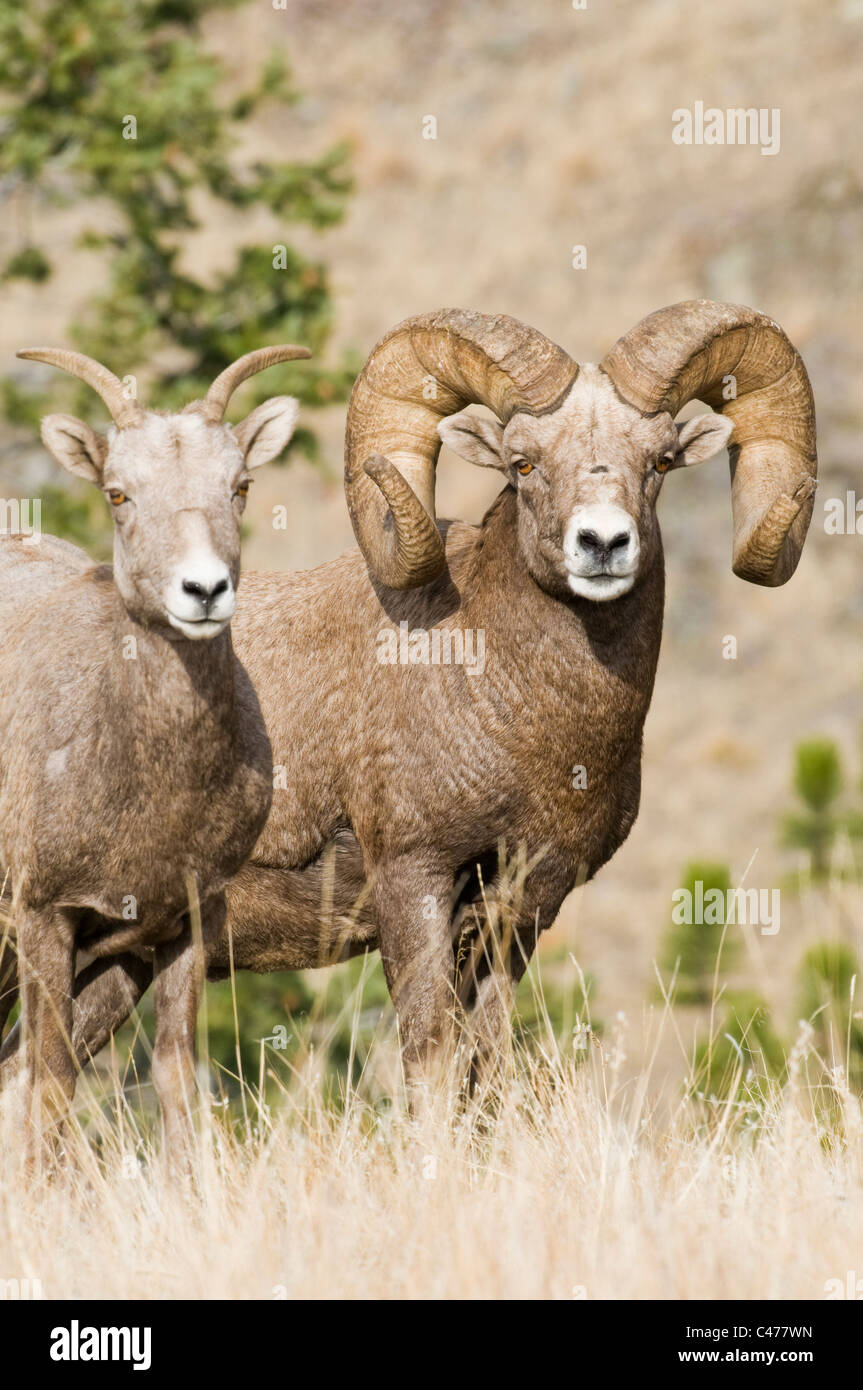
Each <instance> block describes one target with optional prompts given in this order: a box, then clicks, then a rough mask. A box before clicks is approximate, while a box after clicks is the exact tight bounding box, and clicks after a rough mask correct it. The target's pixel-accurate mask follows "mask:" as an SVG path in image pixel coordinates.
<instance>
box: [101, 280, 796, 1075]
mask: <svg viewBox="0 0 863 1390" xmlns="http://www.w3.org/2000/svg"><path fill="white" fill-rule="evenodd" d="M693 399H698V400H700V401H703V402H704V403H706V404H707V405H709V406H711V407H713V408H715V409H716V410H717V411H718V412H720V413H719V414H708V415H701V416H699V417H698V418H696V419H694V420H689V421H687V422H686V423H685V424H683V425H675V424H674V417H675V415H676V413H677V412H678V411H679V410H680V409H681V408H682V407H683V406H684V405H685V404H686V403H687V402H688V401H690V400H693ZM474 402H476V403H482V404H483V405H485V406H488V407H490V408H491V410H492V411H493V412H494V414H495V416H496V417H497V418H496V420H493V421H489V420H486V419H479V418H476V417H475V416H473V415H470V414H466V413H463V411H462V407H464V406H466V405H468V404H470V403H474ZM732 429H733V430H734V440H733V443H732V444H731V450H730V452H731V491H732V507H733V512H734V551H733V567H734V570H735V572H736V573H737V574H739V575H740V576H741V577H743V578H745V579H748V580H750V581H752V582H754V583H759V584H781V583H784V582H785V580H787V579H788V578H789V577H790V576H791V574H792V573H793V571H794V568H795V566H796V564H797V561H798V559H799V557H800V552H801V548H802V545H803V541H804V538H805V535H806V530H807V527H808V525H809V520H810V516H811V512H812V505H813V494H814V489H815V473H816V460H815V421H814V412H813V404H812V395H811V391H810V387H809V382H808V379H807V375H806V371H805V368H804V366H803V363H802V361H801V359H800V357H799V355H798V353H797V352H796V350H795V349H794V347H793V346H792V345H791V343H790V342H789V341H788V339H787V338H786V336H785V334H784V333H783V332H782V330H781V329H780V328H779V327H778V326H777V324H775V323H774V322H773V321H772V320H771V319H770V318H768V317H766V316H765V315H764V314H760V313H756V312H755V311H754V310H752V309H746V308H739V307H737V306H734V305H726V304H713V303H710V302H709V301H705V300H696V301H692V302H688V303H683V304H677V305H675V306H673V307H671V308H666V309H662V310H660V311H659V312H657V313H654V314H651V315H650V316H649V317H648V318H646V319H645V320H644V321H643V322H642V323H639V324H638V325H637V326H636V327H635V328H634V329H632V330H631V331H630V332H629V333H627V334H626V335H625V336H624V337H623V338H621V339H620V341H619V342H618V343H617V345H616V346H615V347H614V348H613V350H612V351H611V353H609V355H608V356H607V357H606V358H605V360H604V361H603V362H602V363H601V364H600V366H599V367H595V366H584V367H579V366H577V364H576V363H575V362H574V361H573V360H572V359H571V358H570V357H569V356H567V354H566V353H565V352H563V351H562V350H561V349H560V348H559V347H556V346H555V345H554V344H553V343H551V342H549V341H548V339H546V338H544V337H543V336H542V335H541V334H540V333H538V332H536V331H535V330H533V329H532V328H528V327H526V326H525V325H524V324H521V323H518V322H516V321H514V320H513V319H510V318H505V317H490V316H488V315H484V314H476V313H467V312H462V311H458V310H448V311H443V312H440V313H435V314H427V315H423V316H421V317H419V318H413V319H409V320H407V321H406V322H405V323H403V324H401V325H399V327H397V328H396V329H394V330H393V331H392V332H391V333H389V334H388V335H387V336H386V337H385V338H384V339H383V340H382V341H381V342H380V343H379V344H378V346H377V347H376V348H375V349H374V351H373V352H372V354H371V356H370V358H369V360H368V362H367V363H366V366H365V368H364V369H363V371H362V372H361V374H360V376H359V379H358V380H357V383H356V385H355V387H354V392H353V396H352V398H351V403H350V408H349V412H348V421H347V440H346V469H345V482H346V489H347V497H348V505H349V508H350V512H351V516H352V519H353V524H354V530H355V532H356V535H357V539H358V540H359V542H360V547H361V549H360V551H352V552H351V553H349V554H347V555H345V556H343V557H342V558H341V559H339V560H336V561H334V562H332V563H330V564H327V565H324V566H322V567H321V568H320V569H318V570H315V571H313V572H312V573H309V574H294V575H289V574H270V575H255V576H248V577H247V580H246V584H245V588H244V595H243V601H242V603H241V605H240V611H239V613H238V616H237V621H236V623H235V640H236V642H237V648H238V651H239V653H240V655H241V657H242V659H243V661H244V662H245V663H246V666H247V669H248V671H249V674H250V675H251V677H252V679H253V681H254V683H255V687H256V689H257V691H258V694H259V697H260V700H261V706H262V709H263V711H264V716H265V719H266V722H267V728H268V730H269V734H270V739H271V741H272V744H273V750H274V757H275V761H276V763H277V764H281V765H283V767H284V776H283V779H282V780H283V781H284V785H285V789H284V790H277V791H276V792H275V795H274V799H273V808H272V812H271V814H270V818H269V821H268V823H267V826H266V828H265V829H264V832H263V834H262V836H261V838H260V840H259V842H258V844H257V846H256V848H255V851H254V853H253V856H252V858H251V860H250V862H249V863H248V864H247V865H245V866H244V868H243V869H242V870H241V871H240V873H239V875H238V876H237V878H236V879H235V880H234V882H233V884H231V885H229V888H228V911H229V921H230V925H231V929H232V937H233V951H234V961H235V963H236V965H237V967H238V968H246V969H251V970H259V971H264V970H271V969H276V968H280V967H281V968H300V967H304V966H314V965H318V964H321V963H323V962H325V961H328V960H335V959H343V958H344V957H345V956H347V955H350V954H352V953H354V952H357V951H362V950H365V949H367V948H370V947H379V948H380V951H381V954H382V957H383V962H384V967H385V970H386V975H387V980H388V982H389V986H390V990H391V992H392V995H393V998H394V1000H395V1005H396V1010H397V1015H398V1020H399V1025H400V1029H401V1038H402V1045H403V1050H404V1058H405V1063H406V1068H407V1072H408V1076H409V1077H411V1078H413V1077H416V1076H421V1075H422V1074H423V1069H424V1063H425V1062H426V1061H427V1060H428V1058H429V1056H430V1054H433V1053H434V1052H435V1051H437V1052H438V1054H439V1055H442V1054H443V1053H444V1051H445V1049H444V1046H443V1044H444V1043H445V1041H446V1039H447V1037H448V1034H449V1026H448V1019H449V1018H450V1017H451V1015H452V1013H453V1011H454V1010H453V1005H454V996H457V998H458V1000H459V1001H460V1003H461V1005H462V1006H464V1007H465V1008H466V1009H467V1010H468V1011H470V1012H471V1013H472V1022H473V1025H474V1029H475V1034H474V1035H475V1036H476V1037H477V1038H478V1046H479V1049H480V1055H481V1054H482V1052H483V1051H485V1050H486V1049H488V1048H491V1047H492V1045H493V1044H494V1041H495V1039H496V1037H497V1036H498V1034H499V1031H500V1029H501V1028H502V1027H503V1026H504V1025H505V1024H506V1021H507V1018H508V1004H509V1000H510V997H511V993H512V991H513V989H514V986H515V984H516V983H517V981H518V979H519V978H520V976H521V974H522V973H523V971H524V968H525V964H526V962H527V961H528V959H529V958H530V955H531V953H532V951H533V949H534V945H535V943H536V939H537V936H538V934H539V932H541V931H542V930H543V928H545V927H548V926H549V925H550V923H551V922H552V921H553V920H554V917H555V915H556V914H557V911H558V909H559V907H560V905H561V903H562V901H563V899H564V898H565V897H566V895H567V894H568V893H569V892H570V890H571V889H572V888H573V887H574V885H575V884H576V883H577V882H578V881H580V880H583V879H585V878H587V877H589V876H590V875H592V874H594V873H595V872H596V871H597V869H598V868H600V866H601V865H602V864H604V863H605V862H606V860H608V859H609V858H610V856H611V855H612V854H613V853H614V851H615V850H616V849H617V848H618V846H619V845H620V844H621V843H622V841H623V840H624V839H625V838H626V836H627V834H628V832H629V830H630V827H631V826H632V823H633V821H634V819H635V816H636V812H637V809H638V801H639V789H640V778H641V741H642V727H643V724H644V720H645V716H646V714H647V709H648V705H649V703H650V698H651V692H652V690H653V681H654V674H655V669H656V662H657V656H658V653H659V642H660V633H661V628H662V610H663V586H664V575H663V557H662V545H661V540H660V534H659V525H658V522H657V518H656V499H657V496H658V494H659V490H660V488H661V486H662V482H663V478H664V475H665V474H666V473H668V472H670V471H672V470H674V469H676V468H681V467H683V466H685V465H688V464H692V463H697V462H699V461H701V460H703V459H706V458H709V457H710V456H711V455H713V454H716V453H717V452H719V451H720V450H721V449H722V447H723V445H725V443H726V442H727V441H728V439H729V436H730V435H731V432H732ZM441 438H443V439H444V440H445V441H446V442H447V443H448V444H449V445H450V446H451V447H452V448H454V449H455V450H456V452H457V453H459V454H461V455H462V456H463V457H465V458H467V459H468V460H470V461H471V462H474V463H479V464H481V465H484V466H490V467H493V468H497V469H499V470H500V471H501V473H502V474H503V477H504V480H505V486H504V489H503V491H502V492H501V494H500V496H499V497H498V498H497V500H496V501H495V503H494V504H493V505H492V507H491V508H490V509H489V511H488V513H487V515H486V517H485V519H484V520H483V522H482V525H480V526H478V527H477V526H468V525H464V524H461V523H453V524H448V523H442V524H441V525H440V526H438V525H437V523H436V522H435V518H434V477H435V461H436V458H437V453H438V449H439V447H440V440H441ZM402 623H406V624H407V625H408V626H407V631H408V632H409V633H411V634H413V633H416V632H417V630H423V631H424V632H425V633H428V631H429V629H433V628H435V629H441V630H442V631H443V632H444V633H446V634H449V635H450V636H451V637H458V636H459V634H465V633H468V632H473V633H477V634H478V633H480V632H481V633H484V634H485V662H484V669H482V670H480V669H479V666H478V665H477V666H476V668H475V669H474V670H470V669H469V668H467V667H466V666H464V665H457V664H450V665H447V664H434V663H431V664H425V663H424V661H423V659H422V654H423V651H424V647H423V644H422V642H421V641H420V642H417V643H412V641H411V639H410V638H408V640H407V643H406V647H407V651H408V657H409V661H408V664H402V663H401V661H400V660H397V661H395V662H393V663H391V664H388V663H382V662H381V661H380V660H379V657H380V656H381V653H382V651H383V650H385V648H384V645H383V643H382V641H381V633H382V632H383V633H384V634H388V633H389V634H399V627H400V624H402ZM402 631H404V629H402ZM399 637H400V634H399ZM411 650H414V651H418V652H419V653H420V658H419V659H418V660H415V659H410V652H411ZM390 655H392V644H390ZM576 767H583V768H584V769H585V772H586V783H585V784H584V785H582V779H580V778H576V779H574V778H573V769H574V768H576ZM574 781H575V785H574ZM501 845H503V846H504V847H506V848H508V849H509V850H514V849H515V847H517V846H521V847H523V851H524V852H525V853H526V860H525V862H526V864H527V866H528V867H529V868H530V872H529V873H528V875H527V877H526V880H525V883H524V889H523V892H522V893H521V894H520V895H519V896H518V900H517V901H516V902H515V903H514V904H513V903H510V904H508V910H509V913H510V915H511V916H512V915H513V914H514V919H515V920H514V921H511V926H512V930H511V932H510V933H509V934H508V935H507V936H506V939H505V940H504V942H503V943H499V945H498V948H497V949H489V943H488V942H487V941H485V940H483V938H482V934H481V933H480V932H478V931H477V930H476V927H475V922H476V918H475V917H474V915H473V914H471V912H470V911H466V910H465V909H466V906H467V907H469V905H470V903H471V902H472V901H481V899H480V884H479V879H480V877H481V878H482V887H483V892H484V900H485V901H486V902H488V903H489V905H490V906H491V908H492V916H493V915H494V909H495V895H496V894H497V895H498V896H500V895H505V894H506V892H507V891H508V890H507V882H506V876H505V875H500V874H499V873H498V876H497V877H495V875H496V872H497V870H498V862H499V861H498V850H499V846H501ZM477 866H479V870H480V871H481V874H480V873H478V872H477ZM364 882H367V884H368V897H367V900H366V901H365V902H364V904H363V906H362V909H361V910H360V911H358V912H355V913H353V914H352V913H351V909H352V906H353V905H354V904H355V903H356V902H357V900H358V898H360V897H361V894H362V892H363V885H364ZM504 915H506V914H504ZM472 925H473V930H474V935H473V938H472V939H469V940H467V941H466V940H465V939H464V933H465V932H466V931H469V930H470V928H471V926H472ZM460 938H461V939H460ZM228 964H229V956H228V944H227V937H226V935H225V933H222V935H221V936H220V937H219V939H218V940H217V941H216V942H215V943H211V945H210V947H209V970H210V973H211V974H212V975H214V976H216V977H218V976H219V975H220V974H224V973H225V971H226V970H227V968H228ZM147 975H148V968H147V966H146V964H142V963H141V962H139V961H135V960H134V959H133V958H131V957H129V958H127V959H126V961H125V962H122V963H118V964H115V965H114V966H112V968H111V969H109V970H106V971H105V972H104V973H103V974H101V975H100V976H99V977H98V978H93V977H88V978H87V979H86V980H84V981H82V982H81V983H80V986H79V996H80V997H79V1005H80V1009H78V1008H77V1006H76V1013H77V1022H76V1038H77V1040H78V1046H79V1048H80V1051H81V1055H82V1056H86V1054H87V1050H88V1046H89V1048H90V1049H92V1050H95V1049H96V1048H97V1047H98V1046H99V1045H101V1043H102V1042H103V1041H104V1039H105V1037H106V1036H107V1034H108V1032H109V1031H110V1029H111V1027H112V1026H114V1025H116V1024H117V1023H118V1022H120V1021H121V1020H122V1018H123V1017H124V1016H125V1013H126V1012H127V1009H128V1005H127V1004H126V1002H125V999H126V994H127V992H132V993H133V994H135V993H140V991H141V989H142V988H143V987H144V984H145V982H146V979H147Z"/></svg>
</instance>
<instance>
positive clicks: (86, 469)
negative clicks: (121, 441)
mask: <svg viewBox="0 0 863 1390" xmlns="http://www.w3.org/2000/svg"><path fill="white" fill-rule="evenodd" d="M42 443H43V444H44V445H45V448H46V449H47V450H48V453H49V454H50V455H51V457H52V458H53V459H56V461H57V463H59V464H60V467H61V468H68V470H69V472H70V473H77V474H78V477H79V478H86V479H87V481H88V482H89V483H97V484H98V483H101V481H102V469H103V468H104V466H105V458H106V456H107V453H108V441H107V439H105V438H103V436H102V435H101V434H97V433H96V431H95V430H93V429H91V428H90V426H89V425H85V424H84V421H83V420H76V418H75V416H74V415H46V416H45V418H44V420H43V421H42Z"/></svg>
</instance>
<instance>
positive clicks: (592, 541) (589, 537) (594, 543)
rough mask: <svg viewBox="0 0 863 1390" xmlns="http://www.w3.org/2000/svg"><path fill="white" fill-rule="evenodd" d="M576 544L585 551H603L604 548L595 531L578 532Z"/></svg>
mask: <svg viewBox="0 0 863 1390" xmlns="http://www.w3.org/2000/svg"><path fill="white" fill-rule="evenodd" d="M578 543H579V545H581V546H583V547H584V549H585V550H604V549H605V546H604V545H603V543H602V541H601V540H600V539H599V536H598V535H597V534H596V532H595V531H579V533H578Z"/></svg>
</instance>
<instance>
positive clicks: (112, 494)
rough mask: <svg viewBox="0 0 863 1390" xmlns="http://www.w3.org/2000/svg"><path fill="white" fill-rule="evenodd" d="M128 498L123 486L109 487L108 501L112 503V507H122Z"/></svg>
mask: <svg viewBox="0 0 863 1390" xmlns="http://www.w3.org/2000/svg"><path fill="white" fill-rule="evenodd" d="M127 500H128V499H127V497H126V494H125V492H123V490H122V488H119V487H111V488H109V489H108V501H109V502H110V503H111V506H112V507H122V505H123V503H124V502H125V501H127Z"/></svg>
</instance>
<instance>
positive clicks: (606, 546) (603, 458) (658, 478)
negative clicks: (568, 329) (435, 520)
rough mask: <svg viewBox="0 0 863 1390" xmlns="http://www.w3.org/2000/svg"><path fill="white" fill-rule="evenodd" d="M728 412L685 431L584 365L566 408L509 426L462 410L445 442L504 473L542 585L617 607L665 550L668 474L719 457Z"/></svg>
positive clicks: (444, 430) (527, 554) (516, 419)
mask: <svg viewBox="0 0 863 1390" xmlns="http://www.w3.org/2000/svg"><path fill="white" fill-rule="evenodd" d="M730 432H731V424H730V422H729V421H727V420H725V419H724V418H723V417H721V416H717V415H705V416H699V417H697V419H696V420H690V421H687V422H686V424H684V425H681V426H676V425H675V424H674V422H673V420H672V418H671V416H670V415H668V414H667V413H665V412H662V413H660V414H658V415H655V416H645V415H642V414H641V413H640V412H639V411H637V410H635V409H634V408H633V407H632V406H630V405H627V404H626V403H625V402H623V401H622V400H621V399H620V397H619V396H618V395H617V393H616V391H615V390H614V387H613V386H612V384H611V382H610V381H609V379H608V377H607V376H605V374H604V373H603V372H601V371H600V370H599V369H598V368H597V367H593V366H590V365H587V366H585V367H583V368H582V369H581V370H580V372H579V375H578V377H577V378H576V381H575V383H574V385H573V387H572V389H571V390H570V392H569V394H568V395H567V397H566V399H565V401H564V402H563V404H562V405H560V406H559V407H558V409H557V410H555V411H554V412H552V413H550V414H547V415H540V416H533V415H529V414H527V413H523V412H518V413H516V414H515V415H513V417H512V419H511V420H510V421H509V423H508V424H507V426H506V428H505V429H504V428H502V427H501V425H500V424H499V423H498V422H497V421H489V420H480V419H479V418H478V417H477V416H473V415H469V414H467V412H461V414H459V415H455V416H451V417H449V419H447V420H444V421H443V422H442V424H441V426H440V428H439V433H440V435H441V437H442V438H443V439H444V440H445V442H446V443H447V444H449V445H450V447H451V448H453V449H454V450H455V451H456V452H457V453H459V454H461V455H462V457H464V458H468V459H470V460H471V461H472V462H474V463H482V464H485V465H491V466H494V467H496V468H499V469H500V470H501V471H502V472H503V473H504V474H505V475H506V476H507V478H508V479H509V481H510V483H511V484H512V486H513V487H514V488H515V489H516V491H517V497H518V530H519V542H520V545H521V549H522V553H523V555H524V558H525V561H526V563H527V566H528V568H529V570H530V572H531V574H532V575H533V577H534V579H536V581H537V583H538V584H540V585H541V586H542V588H543V589H546V590H547V591H548V592H550V593H554V594H556V595H559V596H561V597H564V596H572V595H575V596H577V597H578V598H584V599H590V600H593V601H595V602H600V603H602V602H609V601H611V600H612V599H616V598H620V597H621V596H622V595H623V594H625V593H627V592H628V591H629V590H630V589H631V588H632V587H633V585H635V584H636V583H637V582H638V580H639V578H640V577H641V576H642V575H643V574H645V573H646V572H647V571H648V570H649V568H650V567H651V565H652V564H653V562H654V561H655V559H656V556H657V553H658V550H659V544H660V541H659V524H658V521H657V518H656V499H657V497H658V495H659V491H660V488H661V487H662V480H663V477H664V476H665V474H666V473H667V472H669V470H671V469H673V468H680V467H683V466H685V465H687V464H690V463H696V462H701V461H702V460H703V459H706V458H709V457H711V456H712V455H713V454H716V453H718V452H719V451H720V450H721V449H722V448H723V447H724V445H725V443H726V441H727V439H728V436H729V434H730Z"/></svg>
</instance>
